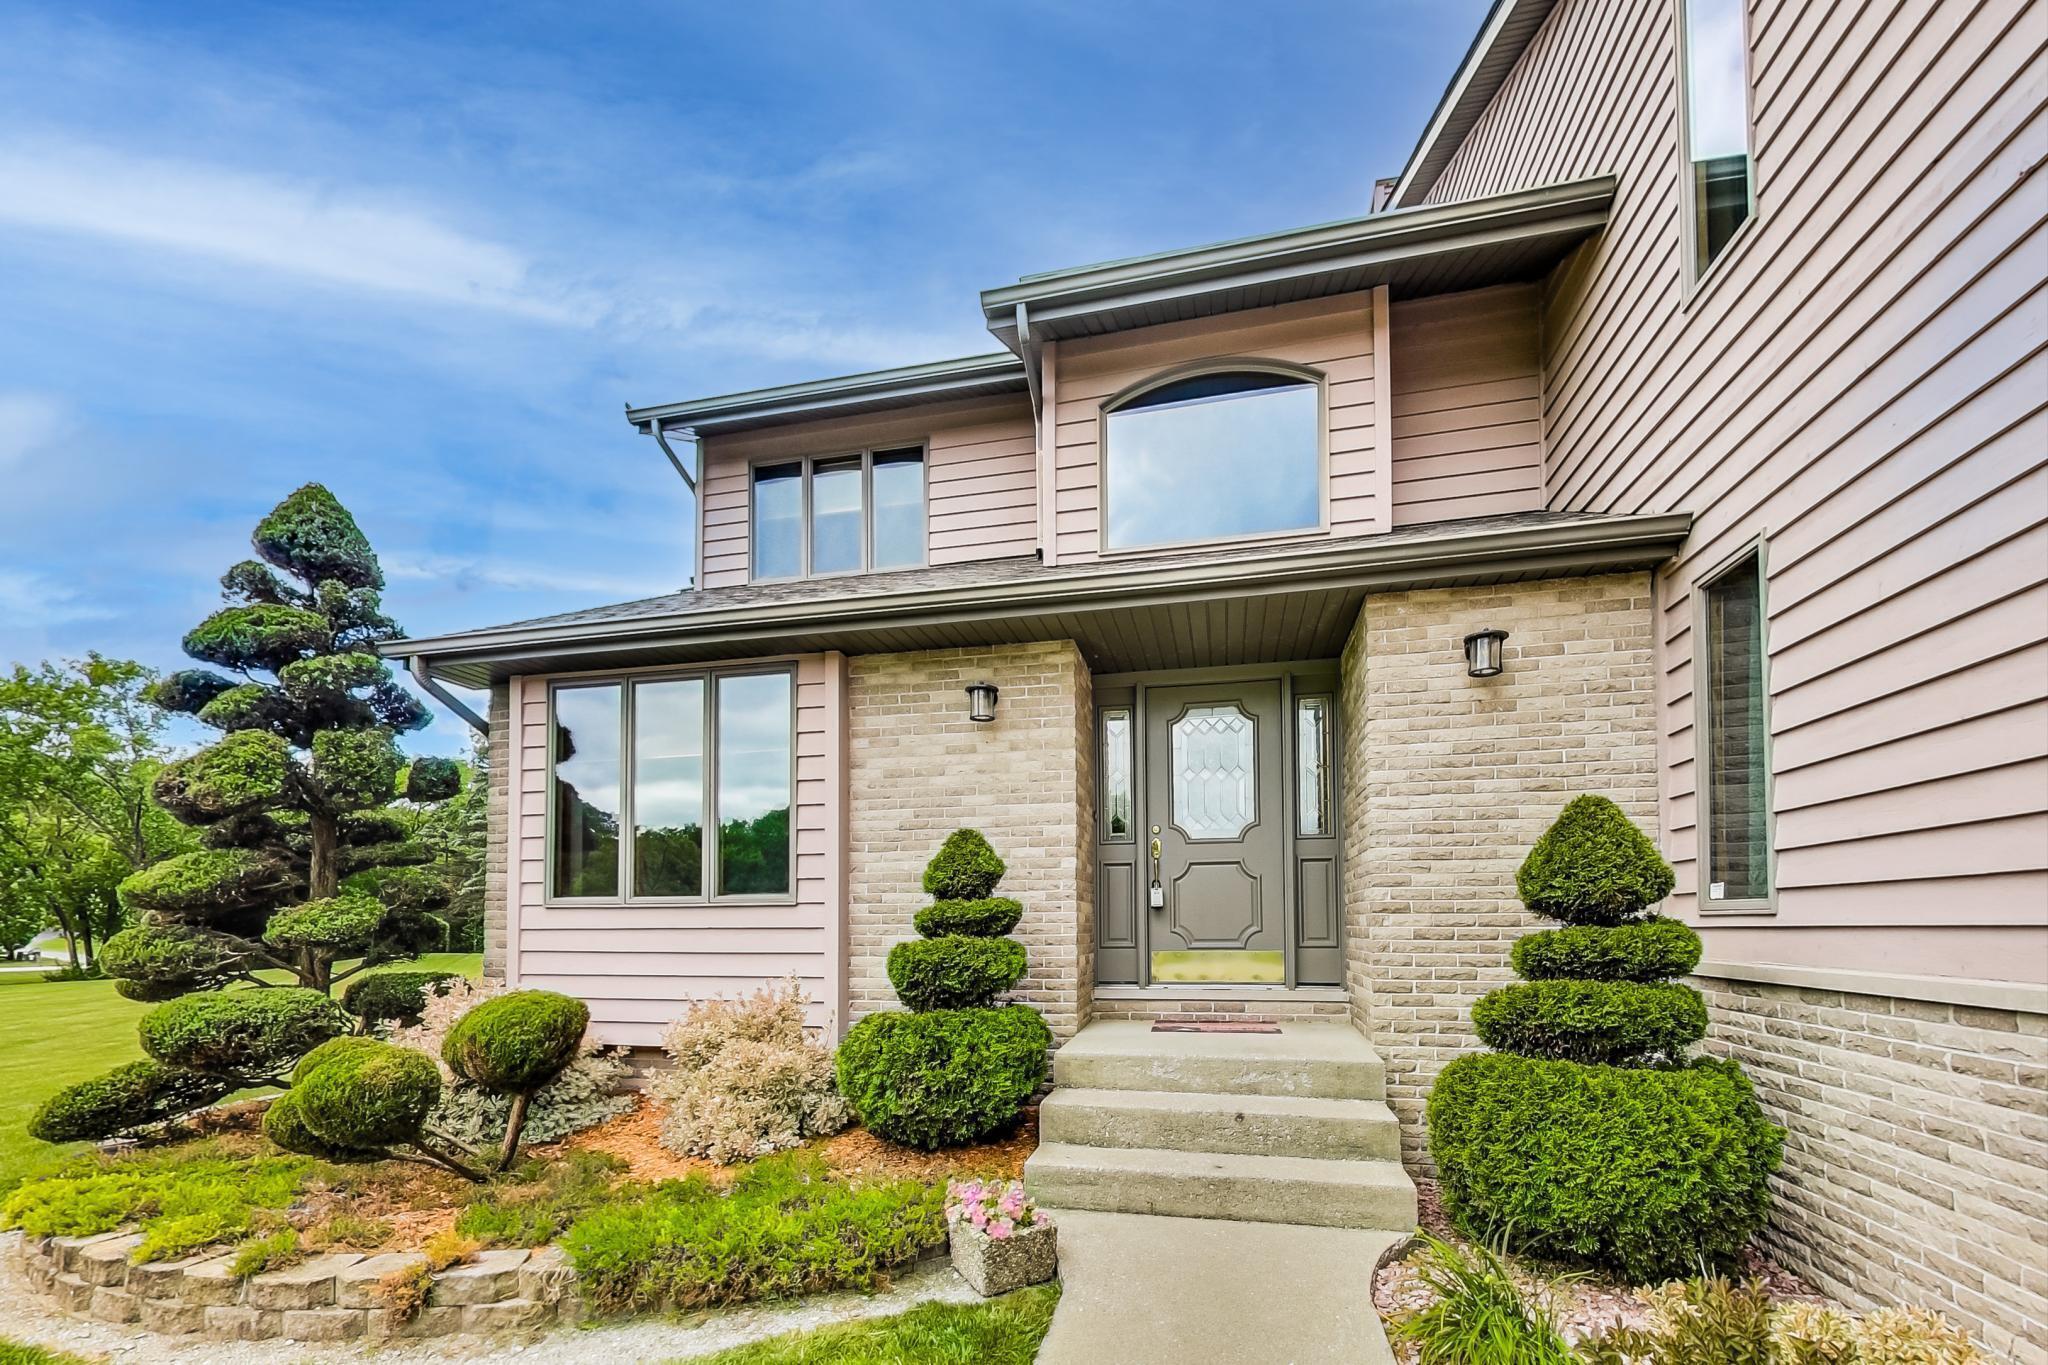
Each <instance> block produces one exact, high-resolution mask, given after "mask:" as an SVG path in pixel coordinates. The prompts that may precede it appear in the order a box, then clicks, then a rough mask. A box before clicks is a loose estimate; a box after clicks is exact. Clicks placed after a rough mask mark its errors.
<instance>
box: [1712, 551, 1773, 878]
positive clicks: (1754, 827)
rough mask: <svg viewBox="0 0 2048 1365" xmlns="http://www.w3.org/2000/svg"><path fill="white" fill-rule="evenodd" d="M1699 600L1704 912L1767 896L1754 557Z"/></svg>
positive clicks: (1760, 644) (1765, 734) (1765, 757)
mask: <svg viewBox="0 0 2048 1365" xmlns="http://www.w3.org/2000/svg"><path fill="white" fill-rule="evenodd" d="M1700 598H1701V607H1702V611H1701V616H1702V618H1703V619H1702V620H1701V622H1700V627H1701V629H1700V637H1701V638H1700V640H1699V646H1698V649H1699V657H1698V659H1697V660H1696V666H1697V668H1698V671H1699V673H1700V674H1701V677H1700V679H1699V683H1700V686H1701V688H1702V700H1701V706H1700V714H1701V720H1702V722H1703V723H1702V726H1701V729H1702V731H1703V734H1702V735H1701V737H1700V744H1701V747H1702V751H1703V752H1702V754H1701V759H1702V761H1701V763H1700V764H1699V767H1700V769H1701V772H1700V778H1699V780H1700V783H1701V786H1702V791H1701V796H1702V798H1703V800H1702V807H1703V809H1702V817H1703V820H1702V823H1703V828H1702V830H1701V861H1702V863H1703V867H1702V870H1701V877H1700V880H1701V882H1702V884H1703V885H1704V887H1705V891H1706V895H1705V902H1706V905H1707V907H1708V908H1709V909H1711V908H1714V907H1715V906H1716V905H1717V904H1719V905H1720V906H1721V907H1722V908H1748V907H1753V906H1756V905H1757V904H1759V903H1763V904H1767V903H1768V901H1769V898H1770V894H1771V834H1770V800H1769V791H1770V786H1769V784H1770V770H1769V761H1770V760H1769V752H1768V747H1767V746H1768V741H1769V734H1770V730H1769V723H1768V720H1767V717H1766V714H1765V710H1766V698H1765V694H1764V602H1763V564H1762V560H1761V557H1760V556H1759V555H1758V554H1757V553H1756V552H1754V551H1752V552H1751V553H1750V554H1748V555H1745V556H1744V557H1743V559H1742V560H1741V561H1740V562H1739V563H1737V564H1735V565H1733V566H1732V567H1730V568H1728V569H1726V570H1724V571H1723V572H1722V573H1720V574H1719V575H1718V576H1717V577H1715V578H1714V579H1713V580H1712V581H1711V582H1709V583H1708V584H1706V586H1705V587H1704V588H1703V589H1702V590H1701V593H1700Z"/></svg>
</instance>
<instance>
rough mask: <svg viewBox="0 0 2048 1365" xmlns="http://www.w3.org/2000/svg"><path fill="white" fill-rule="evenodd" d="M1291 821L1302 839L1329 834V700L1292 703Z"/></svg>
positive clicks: (1304, 699) (1302, 700)
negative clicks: (1293, 741)
mask: <svg viewBox="0 0 2048 1365" xmlns="http://www.w3.org/2000/svg"><path fill="white" fill-rule="evenodd" d="M1294 734H1295V752H1294V763H1295V806H1296V809H1295V820H1296V822H1297V824H1296V828H1297V829H1298V831H1299V832H1300V833H1301V834H1302V835H1303V837H1314V836H1317V835H1324V834H1328V833H1329V832H1330V699H1329V698H1328V697H1303V698H1302V699H1301V700H1300V701H1297V702H1296V703H1295V704H1294Z"/></svg>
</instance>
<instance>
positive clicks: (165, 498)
mask: <svg viewBox="0 0 2048 1365" xmlns="http://www.w3.org/2000/svg"><path fill="white" fill-rule="evenodd" d="M1486 7H1487V6H1486V0H1351V3H1327V4H1326V3H1270V4H1264V5H1245V4H1242V3H1208V2H1207V0H1176V2H1175V3H1152V0H1142V2H1139V3H1109V2H1107V0H1068V2H1063V3H1049V4H1047V3H1030V2H1029V0H1025V2H1024V3H1016V4H1008V5H1003V6H993V5H973V4H970V5H962V4H959V3H957V0H956V2H955V3H949V4H931V5H923V4H914V5H913V4H892V3H885V4H868V5H847V4H811V3H799V2H798V0H766V2H765V3H757V4H746V5H729V4H709V3H668V4H662V5H645V6H642V5H636V4H632V3H622V2H619V0H612V2H609V3H605V4H596V5H593V4H589V3H577V4H567V3H564V4H527V3H500V4H494V5H491V6H455V5H424V4H422V5H412V6H402V5H380V4H374V3H355V4H347V5H335V4H319V3H305V2H301V3H295V4H293V5H289V6H283V5H274V4H236V3H206V4H193V5H164V4H161V3H150V4H136V5H122V4H98V5H95V4H67V5H62V6H57V5H17V4H10V3H8V2H7V0H0V664H12V663H16V662H24V663H34V662H37V661H39V660H43V659H57V658H70V657H78V656H81V655H83V654H84V653H85V652H86V651H87V650H98V651H100V652H102V653H107V654H112V655H117V656H121V657H127V658H135V659H140V660H142V661H143V662H144V663H147V664H149V665H151V666H152V667H155V668H160V669H169V668H175V667H178V666H179V665H180V663H181V662H182V656H181V655H180V654H179V652H178V645H177V642H178V639H179V637H180V636H181V635H182V634H183V633H184V632H185V631H186V630H187V629H189V628H190V627H191V626H192V625H194V624H195V623H197V622H198V621H199V620H200V619H201V618H202V617H204V616H205V615H206V614H207V613H208V612H209V611H211V610H213V609H214V608H215V607H217V606H218V605H219V590H218V582H217V580H218V578H219V575H220V573H221V571H222V570H224V569H226V568H227V567H228V565H230V564H231V563H233V562H235V561H236V560H238V559H241V558H244V557H246V556H247V555H248V553H249V550H248V536H249V532H250V530H251V528H252V527H253V526H254V525H255V523H256V522H257V520H258V519H260V518H261V517H262V515H263V514H264V513H265V512H266V511H267V510H268V509H269V508H270V507H271V506H273V505H274V504H275V503H276V502H277V501H278V500H279V499H280V498H282V497H283V496H284V495H285V494H287V493H289V492H290V491H291V490H292V489H294V488H296V487H297V486H299V485H300V484H302V483H305V482H307V481H308V480H318V481H320V482H322V483H324V484H326V485H327V486H328V487H329V488H331V489H332V490H333V491H334V493H335V494H336V495H337V496H338V497H339V498H340V499H341V500H342V502H343V503H344V504H345V505H347V506H348V507H349V509H350V510H351V511H352V512H353V513H354V515H355V517H356V519H357V521H358V522H359V523H360V524H361V525H362V527H363V529H364V530H365V531H366V532H367V533H368V535H369V537H370V539H371V541H372V543H373V544H374V545H375V547H376V549H377V551H378V553H379V555H380V556H381V558H382V560H383V564H384V569H385V573H386V577H387V579H388V580H389V582H388V587H387V591H386V594H385V605H386V608H387V610H389V611H390V612H391V613H392V614H393V615H394V616H395V617H397V619H398V620H399V621H400V623H401V624H402V625H403V626H404V627H405V629H406V630H407V632H408V633H409V634H412V635H421V636H423V635H433V634H440V633H443V632H446V631H452V630H460V629H468V628H475V627H481V626H487V625H493V624H497V623H500V622H504V621H510V620H516V619H520V618H524V617H531V616H539V615H545V614H548V613H552V612H557V611H569V610H574V609H576V608H578V607H586V606H593V605H597V604H600V603H604V602H613V601H622V600H626V599H630V598H635V597H644V596H649V595H652V594H657V593H663V592H672V591H675V590H677V589H679V588H682V587H685V586H687V584H688V580H689V574H690V566H691V562H692V543H691V526H690V516H691V503H690V499H689V495H688V492H687V490H686V489H685V488H684V486H683V484H682V482H681V480H679V479H678V478H677V477H676V475H675V474H674V472H673V471H672V470H671V469H670V468H669V467H668V465H667V463H666V461H664V460H663V459H662V458H661V456H660V454H659V452H658V450H657V449H656V448H655V446H654V444H653V442H652V441H651V440H649V439H647V438H646V437H642V436H638V435H637V434H635V433H634V431H633V430H632V429H631V428H630V427H629V426H627V424H626V423H625V421H624V420H623V415H622V410H623V408H624V406H625V405H627V404H629V403H630V404H636V405H638V404H649V403H661V402H673V401H679V400H682V399H685V398H693V397H702V396H705V395H710V394H717V393H725V392H730V391H734V390H738V389H748V388H756V387H760V386H764V385H769V384H779V383H787V382H791V381H795V380H801V379H813V378H820V377H824V376H829V375H834V374H845V373H851V372H855V371H859V370H866V369H874V368H879V367H883V366H889V365H899V364H911V363H915V362H920V361H927V360H935V359H942V358H946V357H951V356H958V355H969V354H975V353H978V352H987V351H990V350H994V349H996V343H995V342H994V340H993V338H991V337H990V336H989V335H988V333H987V332H986V331H985V330H983V327H982V325H981V319H980V312H979V308H978V304H977V300H976V297H975V296H976V293H977V291H979V290H981V289H984V288H988V287H991V286H994V285H999V284H1003V283H1007V282H1010V281H1012V280H1014V279H1015V278H1016V277H1017V276H1018V275H1020V274H1023V273H1026V272H1029V271H1035V270H1045V269H1056V268H1060V267H1066V266H1074V265H1081V264H1085V263H1088V262H1091V261H1097V260H1106V259H1113V258H1116V257H1121V256H1129V255H1135V254H1141V253H1146V252H1152V251H1159V250H1165V249H1170V248H1173V247H1179V246H1193V245H1198V244H1201V243H1204V242H1208V241H1214V240H1218V239H1222V238H1228V237H1234V236H1241V235H1245V234H1250V233H1258V232H1267V231H1274V230H1278V229H1282V228H1289V227H1297V226H1303V225H1306V224H1311V223H1317V222H1323V221H1327V220H1331V219H1336V218H1344V217H1350V216H1354V215H1356V214H1359V213H1363V212H1364V211H1365V210H1366V209H1367V207H1368V206H1369V203H1370V197H1371V192H1372V182H1373V181H1374V180H1375V179H1376V178H1378V177H1380V176H1385V175H1393V174H1395V173H1397V172H1398V171H1399V170H1400V169H1401V166H1402V163H1403V162H1404V161H1405V160H1406V157H1407V154H1408V151H1409V149H1410V147H1411V146H1412V144H1413V142H1414V140H1415V138H1416V136H1417V134H1418V133H1419V131H1420V129H1421V126H1422V123H1423V121H1424V120H1425V119H1426V118H1427V117H1428V115H1429V113H1430V111H1431V109H1432V108H1433V107H1434V106H1435V103H1436V100H1437V97H1438V96H1439V94H1440V93H1441V92H1442V89H1443V86H1444V84H1445V82H1446V81H1447V80H1448V79H1449V78H1450V75H1451V73H1452V71H1453V69H1454V68H1455V66H1456V64H1457V62H1458V60H1459V58H1460V57H1461V56H1462V55H1463V53H1464V51H1465V48H1466V46H1467V44H1468V43H1469V42H1470V40H1471V37H1472V34H1473V32H1474V30H1475V29H1476V28H1477V26H1478V24H1479V21H1480V19H1481V17H1482V15H1483V13H1484V11H1485V9H1486ZM436 713H437V714H436V720H435V723H434V725H433V726H432V727H431V728H430V729H429V730H427V731H426V732H424V733H423V734H422V735H420V736H416V737H415V738H414V741H413V743H412V744H411V745H410V747H413V748H416V749H419V750H423V751H427V752H440V753H456V752H460V751H462V750H464V749H465V748H466V746H467V742H468V741H467V731H466V730H465V729H464V727H463V726H462V725H461V724H460V723H459V722H457V721H455V720H454V719H453V718H452V717H451V716H450V715H448V714H447V713H446V712H443V711H440V710H439V708H438V707H437V708H436Z"/></svg>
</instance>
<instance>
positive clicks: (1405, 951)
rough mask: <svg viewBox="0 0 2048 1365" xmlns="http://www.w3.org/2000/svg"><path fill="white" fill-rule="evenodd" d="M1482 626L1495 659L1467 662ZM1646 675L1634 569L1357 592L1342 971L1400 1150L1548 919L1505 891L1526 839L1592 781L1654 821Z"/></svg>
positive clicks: (1346, 765) (1347, 716)
mask: <svg viewBox="0 0 2048 1365" xmlns="http://www.w3.org/2000/svg"><path fill="white" fill-rule="evenodd" d="M1487 626H1494V627H1499V628H1500V629H1502V630H1505V631H1507V632H1508V640H1507V645H1506V669H1505V671H1504V672H1503V673H1502V674H1501V675H1500V676H1499V677H1495V678H1470V677H1467V676H1466V674H1465V664H1464V645H1463V640H1464V637H1465V635H1466V634H1467V633H1469V632H1471V631H1474V630H1478V629H1480V628H1482V627H1487ZM1654 681H1655V679H1654V669H1653V665H1652V660H1651V624H1650V584H1649V578H1648V575H1647V574H1641V573H1630V574H1604V575H1600V576H1598V577H1592V578H1563V579H1547V580H1539V581H1536V582H1531V583H1516V584H1506V585H1501V586H1497V587H1477V588H1425V589H1417V590H1415V591H1411V592H1397V593H1387V594H1384V595H1375V596H1373V597H1370V598H1368V599H1367V601H1366V605H1365V609H1364V611H1363V612H1362V613H1361V615H1360V618H1359V623H1358V626H1357V627H1356V629H1355V630H1354V631H1353V632H1352V635H1351V638H1350V640H1349V642H1348V643H1347V644H1346V646H1345V650H1344V676H1343V691H1342V703H1341V705H1342V709H1343V716H1344V761H1343V764H1342V781H1343V785H1344V825H1345V830H1344V833H1345V852H1344V900H1345V928H1346V932H1347V938H1346V941H1345V957H1346V964H1345V978H1346V983H1347V985H1348V986H1349V988H1350V991H1351V1001H1352V1018H1353V1021H1354V1023H1356V1025H1357V1026H1358V1027H1359V1028H1360V1029H1361V1030H1362V1031H1364V1032H1365V1034H1366V1035H1367V1037H1369V1038H1371V1039H1372V1042H1373V1046H1374V1048H1375V1049H1376V1050H1377V1051H1378V1052H1379V1054H1380V1056H1381V1058H1382V1059H1383V1060H1384V1061H1385V1062H1386V1064H1387V1097H1388V1100H1389V1102H1390V1103H1391V1104H1392V1105H1393V1108H1394V1111H1395V1113H1396V1114H1397V1115H1399V1117H1400V1119H1401V1141H1402V1150H1403V1153H1404V1155H1405V1157H1406V1160H1407V1161H1408V1164H1409V1165H1411V1166H1413V1167H1416V1168H1418V1169H1427V1167H1428V1154H1427V1133H1426V1132H1425V1130H1424V1125H1423V1106H1424V1103H1425V1101H1426V1100H1427V1098H1428V1095H1429V1087H1430V1085H1431V1083H1432V1082H1433V1081H1434V1080H1435V1079H1436V1074H1437V1072H1438V1071H1439V1070H1440V1069H1441V1068H1442V1067H1443V1064H1444V1063H1445V1062H1447V1061H1449V1060H1450V1059H1451V1058H1453V1057H1455V1056H1457V1055H1458V1054H1459V1053H1461V1052H1464V1051H1467V1050H1471V1049H1474V1048H1476V1047H1477V1046H1478V1042H1477V1040H1476V1039H1475V1038H1474V1037H1473V1035H1472V1027H1471V1008H1472V1002H1473V1001H1475V1000H1477V999H1478V998H1479V997H1480V996H1481V995H1482V994H1484V993H1485V992H1487V991H1489V990H1491V989H1493V988H1494V987H1495V986H1497V985H1500V984H1502V983H1504V982H1507V981H1510V980H1513V979H1514V977H1513V973H1512V972H1510V971H1509V969H1508V949H1509V946H1510V945H1511V944H1512V942H1513V940H1514V939H1516V938H1517V937H1519V936H1520V935H1522V934H1523V933H1525V932H1527V931H1528V930H1530V929H1533V928H1537V927H1540V925H1541V924H1542V921H1539V920H1538V919H1537V918H1536V917H1535V916H1533V915H1531V914H1529V913H1528V912H1527V911H1525V910H1524V909H1523V908H1522V906H1521V902H1520V901H1518V900H1517V899H1516V897H1515V869H1516V868H1517V867H1518V866H1520V864H1521V861H1522V859H1523V857H1524V856H1525V855H1526V854H1527V852H1528V849H1529V846H1530V845H1531V844H1533V843H1535V841H1536V839H1537V837H1538V836H1539V835H1541V834H1542V833H1543V831H1544V829H1545V827H1547V826H1548V825H1549V824H1550V822H1551V821H1552V820H1554V819H1556V818H1557V813H1558V811H1559V810H1560V809H1561V808H1562V807H1563V805H1564V803H1565V802H1566V801H1568V800H1570V799H1571V798H1572V797H1574V796H1578V795H1580V794H1582V793H1586V792H1597V793H1600V794H1602V795H1605V796H1610V797H1612V798H1614V799H1615V800H1616V801H1617V802H1619V803H1620V805H1621V807H1622V809H1623V810H1625V811H1626V812H1628V814H1629V816H1630V817H1631V818H1632V819H1634V820H1635V821H1636V822H1637V823H1638V824H1639V825H1641V826H1642V828H1643V829H1644V831H1645V832H1647V833H1649V834H1650V835H1651V837H1653V838H1654V837H1656V833H1657V825H1656V818H1657V799H1656V798H1657V786H1656V783H1657V752H1656V731H1655V724H1656V720H1655V705H1654V697H1655V693H1654Z"/></svg>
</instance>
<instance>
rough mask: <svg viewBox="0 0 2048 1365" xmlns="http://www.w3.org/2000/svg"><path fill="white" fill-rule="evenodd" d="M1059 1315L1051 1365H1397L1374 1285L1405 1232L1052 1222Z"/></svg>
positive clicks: (1123, 1220)
mask: <svg viewBox="0 0 2048 1365" xmlns="http://www.w3.org/2000/svg"><path fill="white" fill-rule="evenodd" d="M1047 1212H1048V1213H1049V1214H1050V1215H1051V1216H1052V1219H1053V1221H1054V1222H1056V1223H1057V1224H1058V1225H1059V1230H1060V1233H1059V1243H1060V1283H1061V1295H1060V1306H1059V1310H1058V1312H1057V1313H1056V1314H1054V1316H1053V1320H1052V1330H1051V1331H1050V1332H1048V1333H1047V1334H1046V1338H1045V1344H1044V1346H1042V1347H1041V1348H1040V1349H1039V1352H1038V1365H1111V1363H1112V1362H1113V1363H1114V1365H1325V1362H1328V1363H1329V1365H1335V1362H1339V1361H1342V1362H1345V1363H1346V1365H1355V1363H1356V1362H1365V1363H1366V1365H1392V1363H1393V1359H1394V1354H1393V1351H1392V1349H1391V1348H1390V1347H1389V1346H1388V1345H1387V1337H1386V1333H1385V1332H1384V1331H1383V1330H1381V1327H1380V1320H1379V1315H1378V1314H1377V1313H1375V1312H1373V1307H1372V1273H1373V1270H1374V1269H1375V1268H1376V1267H1377V1266H1378V1265H1379V1261H1380V1257H1381V1256H1382V1255H1383V1254H1385V1253H1386V1252H1387V1251H1388V1249H1390V1248H1391V1247H1393V1246H1395V1245H1396V1244H1398V1243H1400V1242H1403V1241H1405V1240H1407V1239H1406V1235H1405V1234H1403V1233H1396V1232H1361V1231H1355V1230H1353V1229H1349V1228H1318V1227H1295V1226H1289V1225H1283V1224H1279V1223H1239V1222H1232V1221H1229V1220H1227V1219H1221V1218H1160V1217H1155V1216H1152V1215H1149V1214H1137V1213H1084V1212H1080V1211H1078V1210H1070V1211H1067V1212H1060V1211H1058V1210H1047Z"/></svg>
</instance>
